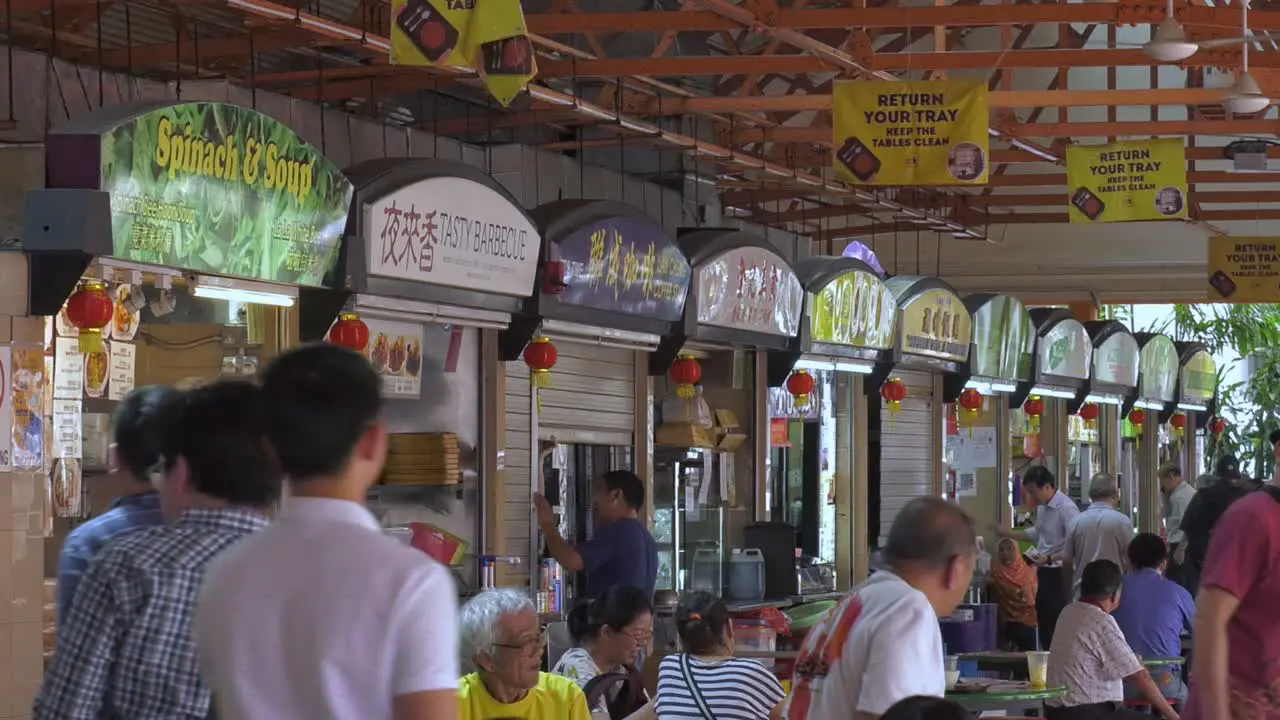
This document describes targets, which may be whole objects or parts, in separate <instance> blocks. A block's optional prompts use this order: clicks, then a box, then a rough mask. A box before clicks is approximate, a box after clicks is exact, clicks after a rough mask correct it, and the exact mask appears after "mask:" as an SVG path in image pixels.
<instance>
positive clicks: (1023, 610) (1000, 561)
mask: <svg viewBox="0 0 1280 720" xmlns="http://www.w3.org/2000/svg"><path fill="white" fill-rule="evenodd" d="M1036 586H1037V581H1036V571H1035V568H1033V567H1031V566H1030V565H1028V564H1027V561H1026V560H1024V559H1023V558H1022V553H1020V552H1018V544H1017V543H1016V542H1014V540H1013V539H1012V538H1002V539H1001V540H1000V542H999V543H997V544H996V562H995V565H994V567H992V568H991V590H992V593H993V594H994V595H995V598H996V602H997V603H998V604H999V605H1000V615H1001V620H1002V621H1003V622H1004V636H1005V639H1006V640H1007V641H1008V643H1009V644H1010V645H1012V646H1013V647H1014V649H1016V650H1022V651H1027V650H1036V649H1037V645H1036Z"/></svg>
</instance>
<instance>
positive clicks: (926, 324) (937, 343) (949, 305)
mask: <svg viewBox="0 0 1280 720" xmlns="http://www.w3.org/2000/svg"><path fill="white" fill-rule="evenodd" d="M900 327H901V331H902V352H904V353H907V354H909V355H923V356H925V357H933V358H938V359H940V360H951V361H954V362H964V361H965V360H967V359H968V358H969V343H970V341H971V339H972V337H973V318H972V316H971V315H970V314H969V310H968V309H967V308H965V306H964V303H963V302H961V301H960V298H958V297H956V296H955V295H954V294H952V293H950V292H948V291H946V290H942V289H935V290H926V291H924V292H923V293H921V294H919V295H917V296H915V297H914V298H910V299H908V300H907V301H906V303H905V304H904V305H903V306H902V324H901V326H900Z"/></svg>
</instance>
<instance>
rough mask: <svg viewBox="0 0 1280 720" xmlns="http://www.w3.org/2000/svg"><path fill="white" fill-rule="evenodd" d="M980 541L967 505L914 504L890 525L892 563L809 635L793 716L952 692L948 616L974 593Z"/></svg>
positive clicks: (845, 715) (831, 719)
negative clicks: (946, 662) (943, 621)
mask: <svg viewBox="0 0 1280 720" xmlns="http://www.w3.org/2000/svg"><path fill="white" fill-rule="evenodd" d="M976 537H977V535H976V533H975V532H974V529H973V522H972V521H971V520H970V519H969V516H968V515H966V514H965V513H964V511H963V510H961V509H960V508H959V507H958V506H956V505H953V504H951V503H948V502H946V501H944V500H939V499H937V498H917V499H915V500H912V501H911V502H910V503H908V504H907V506H906V507H904V508H903V509H902V511H901V512H900V513H899V514H898V517H897V518H895V519H894V521H893V528H892V529H890V531H889V540H888V542H887V543H886V544H885V547H884V551H883V552H884V560H885V563H886V565H887V568H886V569H884V570H881V571H879V572H876V573H875V574H874V575H872V576H871V577H870V578H868V579H867V581H866V582H864V583H862V584H861V585H859V586H858V587H857V588H855V589H854V590H853V592H851V593H850V594H849V596H848V597H846V598H845V599H844V600H843V601H841V603H840V604H839V605H838V606H836V608H835V609H833V610H832V611H831V612H829V613H827V616H826V617H825V618H823V620H822V622H821V623H819V624H818V626H817V627H815V628H813V629H812V630H811V631H809V634H808V635H807V636H806V637H805V641H804V645H803V647H802V648H801V650H800V657H799V658H798V659H797V661H796V671H795V676H794V678H793V679H792V690H791V695H790V696H789V697H788V698H787V701H786V705H785V708H784V710H783V717H784V718H785V719H786V720H875V719H876V718H879V717H880V716H881V715H883V714H884V713H885V712H886V711H887V710H888V709H889V708H890V707H892V706H893V704H894V703H896V702H898V701H899V700H903V699H905V698H908V697H912V696H915V695H931V696H936V697H942V696H943V695H944V694H945V693H946V685H947V683H946V672H945V668H944V666H943V659H942V632H941V629H940V628H939V626H938V617H939V616H943V615H950V614H951V613H952V612H953V611H955V609H956V607H957V606H958V605H959V604H960V601H961V600H962V599H963V598H964V595H965V592H966V591H968V589H969V582H970V580H972V578H973V566H974V562H975V560H976V554H977V548H976ZM851 713H852V714H851Z"/></svg>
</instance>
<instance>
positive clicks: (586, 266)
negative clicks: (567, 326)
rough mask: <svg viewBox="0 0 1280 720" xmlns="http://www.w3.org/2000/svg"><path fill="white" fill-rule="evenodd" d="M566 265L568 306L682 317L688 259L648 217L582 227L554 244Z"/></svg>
mask: <svg viewBox="0 0 1280 720" xmlns="http://www.w3.org/2000/svg"><path fill="white" fill-rule="evenodd" d="M551 255H552V259H558V260H559V261H561V262H563V263H564V274H565V277H564V281H565V284H566V285H568V288H567V289H566V290H565V292H564V293H563V294H561V295H560V296H559V297H560V302H561V303H564V304H567V305H578V306H582V307H590V308H596V309H599V310H609V311H613V312H621V313H627V314H631V315H642V316H645V317H653V318H657V319H661V320H666V321H668V322H673V321H676V320H679V319H680V316H681V314H682V313H683V311H684V299H685V295H686V293H687V292H688V289H689V275H690V273H689V261H688V260H686V259H685V257H684V253H682V252H680V249H679V248H677V247H676V246H675V244H674V243H673V242H672V241H671V239H670V237H669V236H667V234H666V233H665V232H664V231H663V230H662V228H661V227H660V226H659V225H658V224H657V223H655V222H653V221H652V220H650V219H648V218H645V217H640V216H634V217H614V218H608V219H605V220H599V221H596V222H593V223H591V224H589V225H586V226H583V227H581V228H579V229H577V230H576V231H574V232H572V233H569V234H568V235H566V236H565V237H564V238H562V239H560V240H557V241H555V242H554V243H553V245H552V251H551Z"/></svg>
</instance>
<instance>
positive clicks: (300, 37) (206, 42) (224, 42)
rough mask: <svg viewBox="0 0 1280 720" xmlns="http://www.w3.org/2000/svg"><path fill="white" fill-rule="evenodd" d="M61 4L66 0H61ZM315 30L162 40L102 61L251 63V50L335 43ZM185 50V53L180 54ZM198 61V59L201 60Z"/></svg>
mask: <svg viewBox="0 0 1280 720" xmlns="http://www.w3.org/2000/svg"><path fill="white" fill-rule="evenodd" d="M57 2H58V3H59V7H61V3H62V2H63V0H57ZM319 40H320V39H319V38H318V37H317V36H316V35H315V33H312V32H308V31H306V30H303V29H300V28H293V27H280V28H275V29H272V30H262V31H258V32H256V33H254V35H253V39H252V41H251V40H250V39H249V34H248V33H242V34H239V35H229V36H226V37H212V38H201V39H200V41H199V42H195V41H190V40H188V41H185V42H183V43H182V44H181V47H179V45H178V44H177V43H158V44H152V45H135V46H133V48H132V49H128V48H120V49H116V50H107V51H106V52H104V53H102V65H103V67H106V68H116V69H122V70H123V69H126V68H133V69H134V70H142V69H146V68H154V67H160V66H162V65H173V64H175V63H180V64H182V65H186V66H191V67H194V66H196V65H197V64H199V65H200V66H203V67H208V65H209V63H216V62H220V61H223V60H229V59H232V58H240V59H243V60H244V61H245V63H246V64H247V63H248V61H249V55H250V53H249V50H250V49H252V50H253V52H255V53H264V52H278V51H281V50H288V49H290V48H300V47H302V48H305V47H312V46H319V45H335V44H337V43H334V42H328V43H324V42H319ZM179 52H181V56H179ZM84 59H85V60H87V61H91V62H94V63H96V62H97V61H98V57H97V53H96V52H91V51H88V50H86V51H85V52H84ZM197 61H198V62H197Z"/></svg>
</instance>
